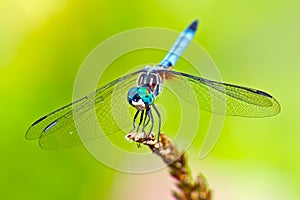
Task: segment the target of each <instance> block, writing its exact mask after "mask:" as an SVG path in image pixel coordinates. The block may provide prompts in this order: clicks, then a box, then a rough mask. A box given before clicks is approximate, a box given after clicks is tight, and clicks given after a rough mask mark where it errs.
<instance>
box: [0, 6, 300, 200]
mask: <svg viewBox="0 0 300 200" xmlns="http://www.w3.org/2000/svg"><path fill="white" fill-rule="evenodd" d="M299 10H300V4H299V1H296V0H285V1H283V0H273V1H270V0H266V1H253V0H244V1H238V0H228V1H216V0H213V1H210V0H204V1H196V0H194V1H174V0H173V1H169V0H166V1H147V2H142V1H123V2H121V1H120V2H119V1H66V0H54V1H53V0H51V1H50V0H48V1H46V0H40V1H38V0H28V1H20V0H19V1H17V0H16V1H8V0H2V1H1V2H0V13H1V14H0V16H1V17H0V94H1V98H0V106H1V107H0V108H1V111H0V112H1V114H0V124H1V126H0V133H1V139H0V157H1V164H0V199H84V200H86V199H171V194H170V188H174V187H175V186H173V185H172V183H173V180H172V179H171V178H170V177H168V174H167V170H166V169H164V170H160V171H157V172H153V173H148V174H141V175H133V174H123V173H119V172H116V171H114V170H113V169H110V168H108V167H106V166H104V165H102V164H101V163H99V162H98V161H97V160H95V159H94V158H93V157H92V156H91V155H90V154H89V153H88V152H87V151H86V150H85V149H84V148H83V147H77V148H72V149H67V150H60V151H44V150H42V149H40V148H39V146H38V143H37V142H31V141H26V140H25V139H24V134H25V131H26V129H27V128H28V127H29V125H30V124H31V123H32V122H34V121H35V120H36V119H38V118H39V117H41V116H43V115H45V114H47V113H49V112H51V111H53V110H55V109H57V108H59V107H60V106H62V105H64V104H67V103H69V102H70V101H71V100H72V89H73V82H74V80H75V77H76V73H77V70H78V69H79V67H80V65H81V63H82V62H83V60H84V59H85V57H86V56H87V55H88V54H89V52H90V51H91V50H92V49H93V48H94V47H95V46H96V45H98V44H99V43H100V42H101V41H103V40H105V39H107V38H108V37H110V36H112V35H114V34H117V33H119V32H122V31H125V30H129V29H132V28H139V27H149V26H151V27H164V28H169V29H173V30H177V31H181V30H182V29H183V28H184V27H186V26H187V25H188V24H189V23H190V22H191V21H192V20H194V19H196V18H198V19H200V21H201V22H200V28H199V31H198V32H197V35H196V37H195V40H196V41H197V42H199V43H200V44H201V45H203V46H204V47H205V49H206V50H207V51H208V52H209V54H210V55H211V57H212V58H213V59H214V61H215V62H216V64H217V66H218V68H219V70H220V72H221V74H222V77H223V80H224V81H226V82H229V83H235V84H239V85H245V86H249V87H254V88H259V89H263V90H266V91H267V92H270V93H271V94H272V95H274V96H275V97H276V98H277V99H278V100H279V102H280V104H281V106H282V111H281V113H280V114H279V115H278V116H275V117H271V118H265V119H247V118H238V117H236V118H235V117H227V118H226V122H225V126H224V129H223V131H222V135H221V137H220V139H219V141H218V143H217V145H216V146H215V148H214V149H213V151H212V152H211V153H210V154H209V156H208V157H206V158H205V159H202V160H199V159H198V158H197V154H198V151H199V146H197V145H194V146H193V148H192V149H191V151H190V152H189V155H190V164H191V168H192V171H193V175H195V174H196V173H198V172H203V173H204V175H205V176H206V178H207V179H208V182H209V184H210V186H211V188H212V189H213V192H214V198H215V199H223V200H224V199H231V200H233V199H237V200H238V199H243V200H247V199H272V200H279V199H299V197H300V191H299V189H298V188H299V187H300V182H299V179H300V170H299V169H300V164H299V162H300V157H299V154H300V148H299V145H300V134H299V130H300V123H299V119H300V103H299V97H300V94H299V92H298V86H299V78H298V76H299V72H300V61H299V52H300V48H299V46H300V39H299V35H300V26H299V21H300V12H299ZM120 45H121V44H120ZM136 59H139V58H136ZM153 62H155V61H153ZM128 65H130V62H129V63H128ZM197 143H199V144H201V141H200V142H199V141H198V142H197Z"/></svg>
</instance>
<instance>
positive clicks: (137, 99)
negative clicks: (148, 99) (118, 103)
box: [132, 94, 141, 102]
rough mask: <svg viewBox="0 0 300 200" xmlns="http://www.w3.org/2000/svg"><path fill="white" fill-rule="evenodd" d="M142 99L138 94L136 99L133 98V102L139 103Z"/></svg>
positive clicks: (135, 96)
mask: <svg viewBox="0 0 300 200" xmlns="http://www.w3.org/2000/svg"><path fill="white" fill-rule="evenodd" d="M140 99H141V98H140V97H139V95H138V94H136V95H134V97H133V99H132V101H134V102H138V101H139V100H140Z"/></svg>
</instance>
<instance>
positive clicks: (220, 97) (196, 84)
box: [162, 70, 280, 117]
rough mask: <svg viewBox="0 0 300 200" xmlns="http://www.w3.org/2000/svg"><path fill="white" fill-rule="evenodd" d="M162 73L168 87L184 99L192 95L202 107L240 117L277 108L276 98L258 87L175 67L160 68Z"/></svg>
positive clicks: (267, 113) (261, 114) (269, 113)
mask: <svg viewBox="0 0 300 200" xmlns="http://www.w3.org/2000/svg"><path fill="white" fill-rule="evenodd" d="M162 73H165V74H166V78H167V79H168V80H167V81H166V82H168V83H169V85H170V87H172V89H174V90H175V91H177V93H178V94H180V95H181V96H182V97H183V98H185V99H189V97H191V95H195V96H196V97H197V100H198V104H199V106H200V109H203V110H206V111H210V112H213V113H218V114H224V115H233V116H243V117H267V116H272V115H276V114H277V113H279V112H280V105H279V103H278V102H277V100H276V99H275V98H274V97H272V96H271V95H270V94H267V93H265V92H263V91H260V90H256V89H252V88H247V87H242V86H238V85H232V84H227V83H221V82H216V81H211V80H207V79H204V78H200V77H197V76H193V75H189V74H185V73H181V72H176V71H168V70H162Z"/></svg>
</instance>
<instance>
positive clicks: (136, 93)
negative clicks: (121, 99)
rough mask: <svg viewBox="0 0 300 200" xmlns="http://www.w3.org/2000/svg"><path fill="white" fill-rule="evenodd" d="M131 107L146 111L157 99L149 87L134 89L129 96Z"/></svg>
mask: <svg viewBox="0 0 300 200" xmlns="http://www.w3.org/2000/svg"><path fill="white" fill-rule="evenodd" d="M127 100H128V103H129V104H130V105H132V106H133V107H135V108H136V109H137V110H145V109H146V108H149V106H151V105H152V104H153V103H154V100H155V97H154V95H153V93H152V91H151V90H150V89H149V88H148V87H147V86H141V87H132V88H131V89H130V90H129V91H128V94H127Z"/></svg>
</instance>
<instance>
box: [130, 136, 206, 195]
mask: <svg viewBox="0 0 300 200" xmlns="http://www.w3.org/2000/svg"><path fill="white" fill-rule="evenodd" d="M160 138H161V140H160V141H159V142H158V141H157V139H156V138H155V135H154V134H153V133H151V134H150V135H149V136H146V135H145V134H141V133H137V134H134V133H129V134H127V135H126V139H127V140H129V141H134V142H138V143H141V144H144V145H147V146H148V147H149V148H150V149H151V151H152V152H153V153H155V154H156V155H158V156H159V157H161V158H162V160H163V161H164V162H165V163H166V164H167V165H168V167H169V173H170V175H171V176H172V177H173V178H175V179H176V180H177V183H176V186H177V188H178V191H172V193H173V196H174V197H175V198H176V199H177V200H211V190H210V189H209V187H208V184H207V182H206V180H205V178H204V176H203V175H197V176H196V178H195V180H193V178H192V177H191V175H190V172H189V167H188V162H187V156H186V153H184V152H181V151H179V150H178V149H177V148H176V146H175V145H174V143H173V142H172V141H171V139H170V138H168V137H167V136H166V135H164V134H160Z"/></svg>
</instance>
